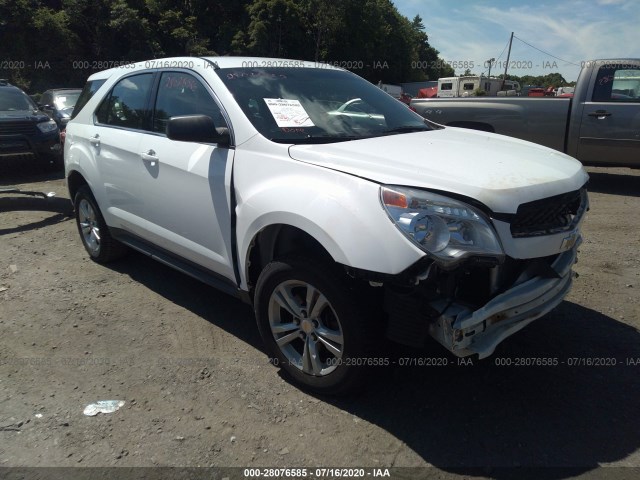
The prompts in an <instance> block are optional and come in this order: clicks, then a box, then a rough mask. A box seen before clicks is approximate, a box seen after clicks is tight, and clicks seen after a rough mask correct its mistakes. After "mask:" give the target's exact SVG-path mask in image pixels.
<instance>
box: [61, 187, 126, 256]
mask: <svg viewBox="0 0 640 480" xmlns="http://www.w3.org/2000/svg"><path fill="white" fill-rule="evenodd" d="M73 204H74V207H75V211H76V225H77V226H78V232H79V233H80V238H81V239H82V244H83V245H84V248H85V250H86V251H87V253H88V254H89V256H90V257H91V259H92V260H94V261H96V262H98V263H107V262H110V261H112V260H115V259H117V258H120V257H122V256H123V255H124V254H125V253H126V251H127V250H126V249H127V247H125V246H124V245H123V244H122V243H120V242H118V241H117V240H116V239H115V238H113V237H112V236H111V232H109V227H107V224H106V222H105V221H104V218H103V216H102V213H101V212H100V208H98V203H97V202H96V199H95V197H94V196H93V193H91V189H90V188H89V187H88V186H87V185H83V186H81V187H80V188H79V189H78V192H77V193H76V196H75V198H74V202H73Z"/></svg>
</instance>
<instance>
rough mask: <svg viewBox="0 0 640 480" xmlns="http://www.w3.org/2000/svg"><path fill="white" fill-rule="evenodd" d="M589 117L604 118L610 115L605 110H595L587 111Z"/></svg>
mask: <svg viewBox="0 0 640 480" xmlns="http://www.w3.org/2000/svg"><path fill="white" fill-rule="evenodd" d="M587 115H589V116H590V117H597V118H598V120H604V119H605V118H606V117H610V116H611V113H610V112H607V111H606V110H596V111H595V112H590V113H587Z"/></svg>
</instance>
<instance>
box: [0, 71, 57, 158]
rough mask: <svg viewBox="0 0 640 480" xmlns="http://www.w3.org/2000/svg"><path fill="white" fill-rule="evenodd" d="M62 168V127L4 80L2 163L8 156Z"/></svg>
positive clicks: (0, 102)
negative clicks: (59, 127)
mask: <svg viewBox="0 0 640 480" xmlns="http://www.w3.org/2000/svg"><path fill="white" fill-rule="evenodd" d="M10 158H12V159H17V160H18V161H20V162H28V163H33V164H38V165H40V166H43V167H45V168H52V169H60V168H62V166H63V162H62V146H61V144H60V130H59V129H58V125H57V124H56V122H54V121H53V120H51V118H49V117H48V116H47V115H46V114H45V113H44V112H42V111H40V110H39V109H38V106H37V105H36V104H35V103H34V102H33V100H31V98H30V97H29V96H28V95H27V94H26V93H24V92H23V91H22V90H20V89H19V88H18V87H15V86H13V85H11V84H10V83H9V82H7V81H6V80H0V162H2V161H3V160H5V159H10Z"/></svg>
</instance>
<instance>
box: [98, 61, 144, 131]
mask: <svg viewBox="0 0 640 480" xmlns="http://www.w3.org/2000/svg"><path fill="white" fill-rule="evenodd" d="M152 80H153V74H151V73H143V74H141V75H134V76H131V77H126V78H123V79H122V80H120V81H119V82H118V83H116V84H115V86H114V87H113V89H112V90H111V93H110V94H109V95H107V98H105V99H104V100H103V102H102V104H101V105H100V106H99V107H98V110H97V111H96V120H97V121H98V123H103V124H106V125H113V126H116V127H126V128H135V129H138V130H141V129H144V128H145V119H146V118H147V115H146V105H147V100H148V97H149V92H150V91H151V83H152Z"/></svg>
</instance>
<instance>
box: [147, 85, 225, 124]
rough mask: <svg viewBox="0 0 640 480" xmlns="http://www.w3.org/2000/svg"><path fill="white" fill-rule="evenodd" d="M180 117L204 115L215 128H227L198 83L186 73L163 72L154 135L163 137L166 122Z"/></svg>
mask: <svg viewBox="0 0 640 480" xmlns="http://www.w3.org/2000/svg"><path fill="white" fill-rule="evenodd" d="M181 115H207V116H209V117H211V118H212V119H213V122H214V123H215V125H216V127H226V126H227V124H226V121H225V120H224V117H223V116H222V112H221V111H220V108H219V107H218V105H217V104H216V102H215V101H214V100H213V98H212V97H211V95H210V94H209V92H208V91H207V90H206V88H205V87H204V85H203V84H202V83H201V82H200V80H198V79H197V78H196V77H194V76H193V75H189V74H188V73H181V72H164V73H163V74H162V77H160V85H159V86H158V96H157V97H156V103H155V109H154V112H153V131H154V132H159V133H165V132H166V128H167V121H168V120H169V119H170V118H171V117H178V116H181Z"/></svg>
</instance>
